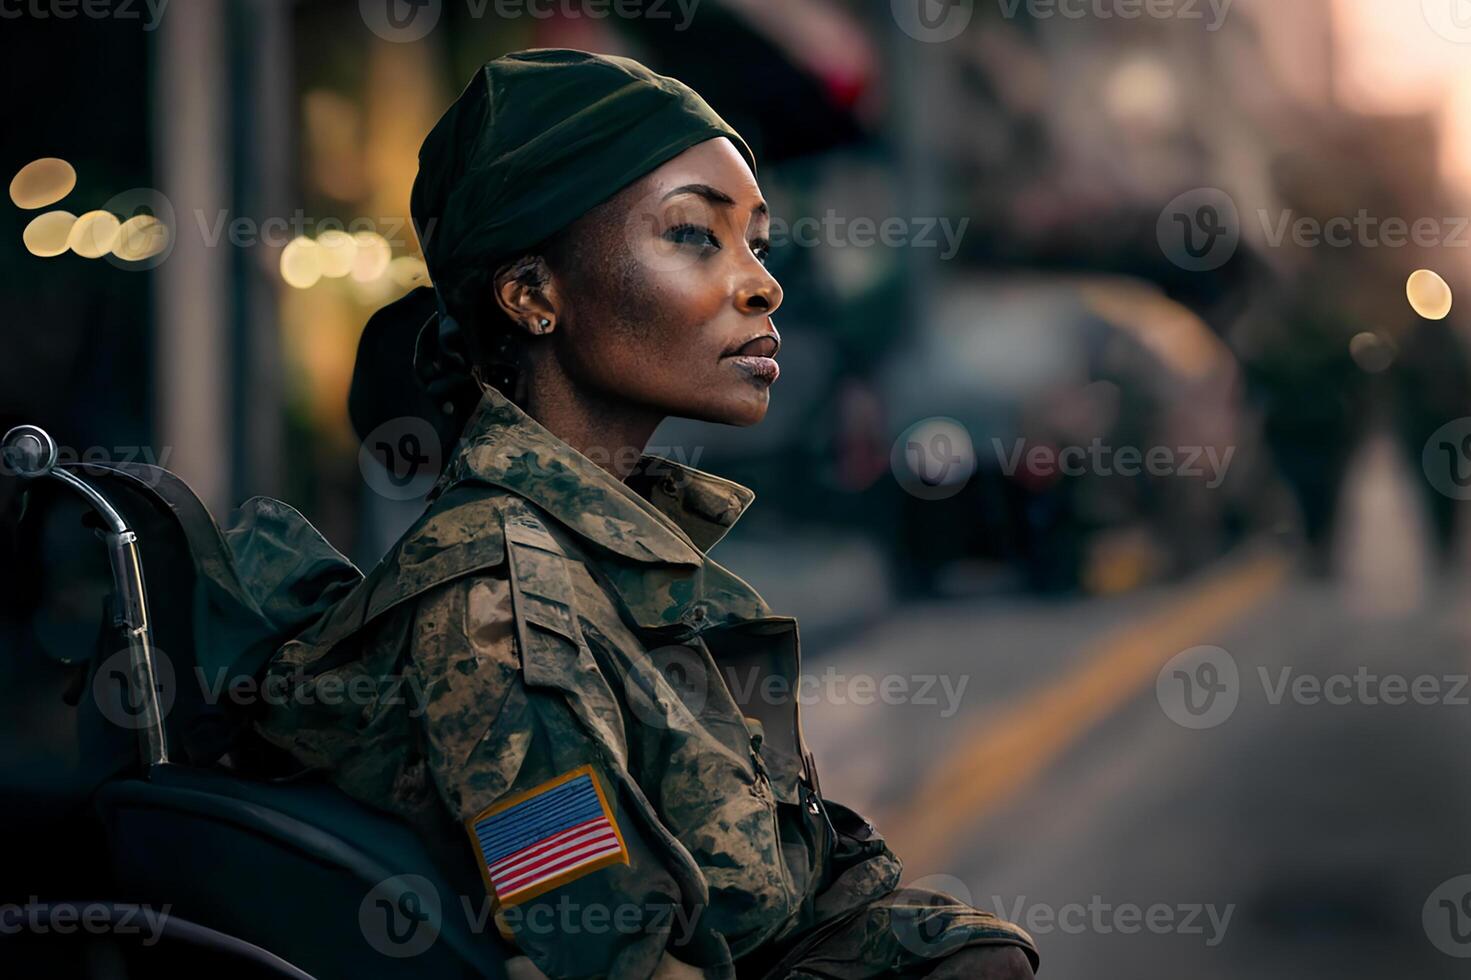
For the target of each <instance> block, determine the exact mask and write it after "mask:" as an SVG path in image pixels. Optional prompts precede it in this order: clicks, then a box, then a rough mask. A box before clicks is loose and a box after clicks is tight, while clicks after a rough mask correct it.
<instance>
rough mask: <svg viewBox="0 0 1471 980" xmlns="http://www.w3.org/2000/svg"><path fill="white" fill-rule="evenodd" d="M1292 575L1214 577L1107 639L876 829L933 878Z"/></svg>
mask: <svg viewBox="0 0 1471 980" xmlns="http://www.w3.org/2000/svg"><path fill="white" fill-rule="evenodd" d="M1288 567H1289V562H1288V560H1287V559H1286V557H1285V556H1282V555H1278V554H1274V555H1269V556H1264V557H1260V558H1256V559H1254V560H1252V561H1249V562H1246V563H1245V564H1243V565H1241V566H1239V567H1236V568H1233V569H1230V570H1228V571H1225V572H1221V573H1219V574H1217V575H1216V576H1214V577H1213V578H1210V579H1208V580H1207V581H1205V582H1203V583H1202V584H1201V585H1200V586H1199V587H1198V588H1196V589H1195V590H1194V591H1193V592H1191V593H1190V594H1188V595H1186V596H1184V597H1182V598H1181V599H1179V600H1177V601H1174V602H1171V603H1170V604H1169V605H1168V606H1167V607H1165V608H1164V609H1162V610H1160V611H1158V612H1156V613H1154V614H1152V615H1149V616H1146V617H1145V618H1144V619H1142V620H1139V621H1136V622H1134V623H1130V624H1127V625H1125V626H1123V627H1121V628H1120V629H1118V630H1115V631H1114V632H1113V633H1112V634H1110V635H1108V636H1106V637H1105V638H1104V639H1102V640H1101V641H1100V642H1099V643H1098V645H1097V646H1096V647H1094V648H1093V649H1091V650H1090V651H1088V652H1086V653H1085V654H1084V655H1083V656H1082V657H1081V658H1080V660H1079V666H1078V667H1077V668H1076V669H1074V670H1073V671H1071V672H1070V673H1067V674H1064V675H1063V676H1062V677H1060V678H1059V679H1058V680H1056V681H1055V682H1053V683H1051V684H1048V685H1046V686H1045V687H1043V688H1041V689H1040V690H1037V691H1035V692H1033V693H1032V694H1030V695H1026V696H1024V697H1023V699H1022V700H1021V701H1020V702H1018V703H1015V704H1013V705H1012V706H1011V707H1010V708H1008V709H1006V710H1005V711H1003V712H1002V713H1001V714H999V715H993V716H991V717H989V718H987V719H986V720H985V721H983V722H979V723H977V724H975V725H974V726H973V727H972V728H971V730H969V731H967V732H966V733H965V735H964V736H963V737H962V738H961V740H960V742H959V743H958V747H957V748H956V749H955V750H954V751H952V752H951V753H950V754H949V755H948V756H947V757H946V758H945V759H943V760H942V761H941V762H940V764H939V765H937V766H935V768H934V770H933V773H934V774H933V776H932V777H930V778H929V779H927V780H925V781H924V782H923V783H922V784H921V785H920V788H919V790H918V791H917V792H916V793H915V794H914V795H913V796H912V797H911V798H910V800H909V801H908V804H907V805H906V806H905V807H904V808H903V809H902V810H900V811H899V812H896V813H892V814H890V815H888V817H887V818H886V819H885V820H884V821H883V822H881V823H880V824H879V827H880V828H882V829H883V831H884V833H885V834H886V835H887V836H888V837H889V840H890V842H891V844H892V846H893V848H894V852H895V853H896V854H898V855H899V857H900V858H902V859H903V860H904V863H905V866H906V871H907V872H919V873H921V874H924V873H928V871H929V870H932V869H933V866H934V865H935V864H936V863H937V862H939V861H943V860H944V859H945V858H946V857H947V856H948V855H949V853H950V852H951V851H952V847H953V845H954V843H955V838H956V835H957V834H959V833H963V832H964V831H966V830H967V829H969V828H973V827H974V826H975V825H976V824H978V823H980V822H981V821H982V820H984V819H985V817H987V816H988V815H989V814H990V813H991V811H993V810H994V809H995V808H996V807H997V806H998V805H1000V804H1001V803H1003V802H1005V801H1006V800H1007V799H1009V798H1010V797H1012V796H1013V795H1015V794H1016V792H1017V791H1018V790H1020V789H1021V788H1022V787H1024V786H1025V785H1027V784H1028V783H1029V782H1030V781H1031V780H1032V779H1034V778H1035V777H1036V776H1037V775H1038V774H1040V773H1041V772H1042V771H1043V770H1044V769H1046V768H1047V767H1048V766H1049V765H1050V764H1051V763H1053V762H1054V761H1055V760H1056V759H1057V758H1058V757H1059V756H1060V755H1061V754H1062V753H1063V752H1064V751H1066V750H1067V749H1068V748H1069V747H1070V746H1071V745H1073V744H1074V743H1075V742H1077V741H1078V740H1079V739H1080V738H1081V737H1082V736H1083V735H1084V734H1086V733H1087V732H1088V731H1089V730H1090V729H1091V728H1093V727H1094V726H1095V725H1097V724H1098V723H1100V722H1101V721H1103V720H1104V719H1106V718H1107V717H1108V716H1109V715H1111V714H1112V713H1113V712H1114V711H1116V710H1117V709H1118V708H1119V707H1120V706H1121V705H1123V704H1124V703H1125V702H1127V701H1128V700H1129V699H1130V698H1132V697H1133V696H1134V695H1136V694H1137V693H1138V691H1139V690H1140V689H1141V688H1143V687H1145V686H1146V685H1148V684H1150V683H1151V682H1153V680H1154V678H1155V676H1156V674H1157V673H1158V672H1159V669H1160V667H1161V666H1163V665H1164V663H1165V662H1166V661H1168V660H1169V659H1170V658H1171V657H1173V656H1174V655H1175V654H1177V653H1179V652H1180V651H1181V650H1185V649H1188V648H1189V647H1192V646H1195V645H1196V644H1199V643H1202V642H1205V641H1206V639H1207V637H1208V635H1209V634H1211V633H1212V632H1214V631H1216V630H1219V629H1220V628H1221V627H1223V626H1225V625H1227V624H1229V623H1230V622H1232V621H1233V620H1235V619H1237V618H1238V617H1240V616H1241V615H1243V614H1244V613H1246V612H1247V611H1249V610H1250V609H1252V608H1253V607H1254V606H1256V605H1257V604H1258V603H1259V602H1260V601H1261V600H1262V599H1264V598H1265V597H1266V596H1267V595H1269V594H1270V593H1271V591H1272V589H1273V588H1275V587H1276V586H1277V585H1278V584H1279V583H1280V582H1281V581H1282V580H1283V579H1284V578H1285V576H1286V573H1287V570H1288Z"/></svg>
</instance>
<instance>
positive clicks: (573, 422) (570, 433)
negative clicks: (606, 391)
mask: <svg viewBox="0 0 1471 980" xmlns="http://www.w3.org/2000/svg"><path fill="white" fill-rule="evenodd" d="M527 380H528V381H529V382H530V383H529V384H528V385H527V390H526V400H525V402H524V404H525V411H526V414H527V415H529V416H531V417H532V418H534V419H536V421H537V422H538V423H540V424H541V425H542V426H543V427H544V428H546V429H547V430H548V431H549V432H551V433H552V435H554V436H556V437H557V438H558V439H561V440H562V441H563V442H565V443H567V444H568V445H569V446H571V447H572V448H573V449H576V450H577V451H578V452H580V453H582V455H584V456H586V457H587V458H588V459H590V460H592V461H593V462H595V463H597V464H598V465H599V466H601V467H602V468H603V469H605V470H607V471H608V472H610V473H612V474H613V475H614V476H615V477H617V478H618V480H619V481H620V482H621V481H622V480H625V479H627V477H628V475H629V474H630V473H632V472H633V471H634V469H635V468H636V467H637V466H638V461H639V457H640V456H641V455H643V452H644V449H645V448H646V447H647V446H648V443H649V439H650V438H652V437H653V435H654V430H655V429H657V428H658V427H659V423H660V422H662V421H664V416H663V415H662V414H660V413H658V412H655V411H650V410H647V409H643V408H641V407H639V406H636V405H630V404H629V403H628V402H626V401H613V400H611V399H608V398H605V397H601V396H599V395H597V394H596V393H589V392H587V391H585V390H582V389H579V388H576V387H574V386H573V384H572V382H571V380H570V379H569V378H568V377H567V376H566V375H565V374H563V373H562V372H560V371H543V372H539V376H536V377H532V378H528V379H527Z"/></svg>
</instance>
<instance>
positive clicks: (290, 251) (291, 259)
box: [281, 235, 322, 289]
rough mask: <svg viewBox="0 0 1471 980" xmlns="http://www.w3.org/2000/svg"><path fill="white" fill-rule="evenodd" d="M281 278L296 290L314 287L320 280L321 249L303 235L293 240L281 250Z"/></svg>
mask: <svg viewBox="0 0 1471 980" xmlns="http://www.w3.org/2000/svg"><path fill="white" fill-rule="evenodd" d="M281 278H282V279H284V280H285V281H286V285H288V286H294V287H295V288H297V289H310V288H311V287H312V286H315V285H316V284H317V280H319V279H321V278H322V247H321V246H320V245H318V244H317V243H316V242H314V241H312V240H311V239H310V238H307V237H306V236H304V235H303V236H300V237H298V238H293V239H292V240H291V241H290V242H289V243H288V244H287V246H286V247H285V248H284V249H282V250H281Z"/></svg>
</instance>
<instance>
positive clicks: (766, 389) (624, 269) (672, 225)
mask: <svg viewBox="0 0 1471 980" xmlns="http://www.w3.org/2000/svg"><path fill="white" fill-rule="evenodd" d="M570 230H571V232H572V234H571V236H570V241H571V243H572V244H571V247H570V250H571V253H572V254H571V255H570V256H567V257H565V258H563V259H562V260H560V261H558V262H557V263H556V264H555V265H554V267H553V269H552V277H553V290H554V295H555V297H556V299H555V303H556V310H557V326H556V328H555V329H554V330H553V332H552V334H551V336H550V337H549V338H548V339H549V340H550V341H551V343H552V348H553V350H554V352H555V357H556V358H557V360H558V361H559V362H560V365H561V367H562V369H563V371H564V372H565V373H566V374H567V376H568V378H569V379H571V380H572V381H573V382H574V383H575V384H576V385H577V386H578V387H581V388H586V389H591V390H592V392H595V393H596V395H597V396H598V397H599V398H607V399H609V400H611V401H614V402H622V401H627V402H633V403H635V404H637V405H639V406H640V407H643V408H647V409H649V410H652V411H653V412H656V413H660V414H664V415H677V416H681V417H684V418H693V419H700V420H702V421H708V422H724V423H728V424H731V425H752V424H754V423H756V422H759V421H761V419H762V418H763V417H764V416H765V414H766V406H767V402H768V400H769V398H770V394H771V385H772V383H773V382H774V381H775V380H776V376H777V364H776V360H775V354H776V351H777V348H778V347H779V346H780V344H781V339H780V336H779V335H778V334H777V332H776V327H775V325H774V324H773V323H772V320H771V314H772V313H774V312H775V311H776V308H777V307H778V306H780V305H781V300H782V291H781V286H780V285H778V284H777V281H776V280H775V279H773V278H772V276H771V273H769V272H767V271H766V266H765V264H764V262H765V258H766V254H767V252H768V251H769V249H770V243H769V241H768V235H769V234H770V217H769V216H768V214H767V207H766V203H765V201H764V200H763V199H762V197H761V190H760V188H759V187H757V186H756V178H755V176H754V175H752V173H751V169H750V168H749V167H748V166H747V165H746V162H745V160H744V158H742V156H741V155H740V153H739V152H738V151H737V150H736V148H735V146H734V145H732V144H731V142H730V141H729V140H727V139H725V138H724V137H721V138H718V139H712V140H707V141H705V142H703V143H699V144H696V145H695V146H694V147H692V148H690V149H688V150H686V151H685V152H684V153H681V154H680V155H679V156H677V157H675V158H674V159H672V160H670V161H669V162H668V163H665V164H664V165H663V166H661V167H659V168H658V169H657V170H654V171H652V172H651V173H649V174H647V175H645V176H644V177H643V178H642V179H641V180H639V181H637V182H636V183H634V184H633V185H631V186H629V187H627V188H625V189H624V190H623V191H621V192H620V193H619V194H617V195H616V196H615V197H613V198H612V199H611V200H610V201H608V202H606V203H605V204H603V205H600V206H599V207H598V208H595V209H594V210H593V211H592V212H590V213H589V214H588V215H586V216H584V217H583V218H582V219H580V220H579V222H578V223H577V224H576V225H574V226H573V227H572V229H570Z"/></svg>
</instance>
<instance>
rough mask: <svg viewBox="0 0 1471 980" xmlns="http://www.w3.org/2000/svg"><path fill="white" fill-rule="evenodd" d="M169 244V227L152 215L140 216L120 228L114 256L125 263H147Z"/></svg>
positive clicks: (114, 245)
mask: <svg viewBox="0 0 1471 980" xmlns="http://www.w3.org/2000/svg"><path fill="white" fill-rule="evenodd" d="M168 244H169V227H168V225H166V224H164V223H163V222H162V221H159V220H158V219H157V218H155V217H154V216H153V215H151V214H138V215H134V216H133V217H131V218H129V219H128V220H127V221H124V222H123V223H122V224H121V225H120V226H119V227H118V233H117V240H116V241H115V242H114V243H113V246H112V254H113V255H116V256H117V257H118V258H120V259H122V260H124V261H125V262H145V261H147V260H148V259H151V258H153V257H154V256H155V255H158V254H159V253H161V252H162V251H163V250H164V249H165V248H168Z"/></svg>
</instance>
